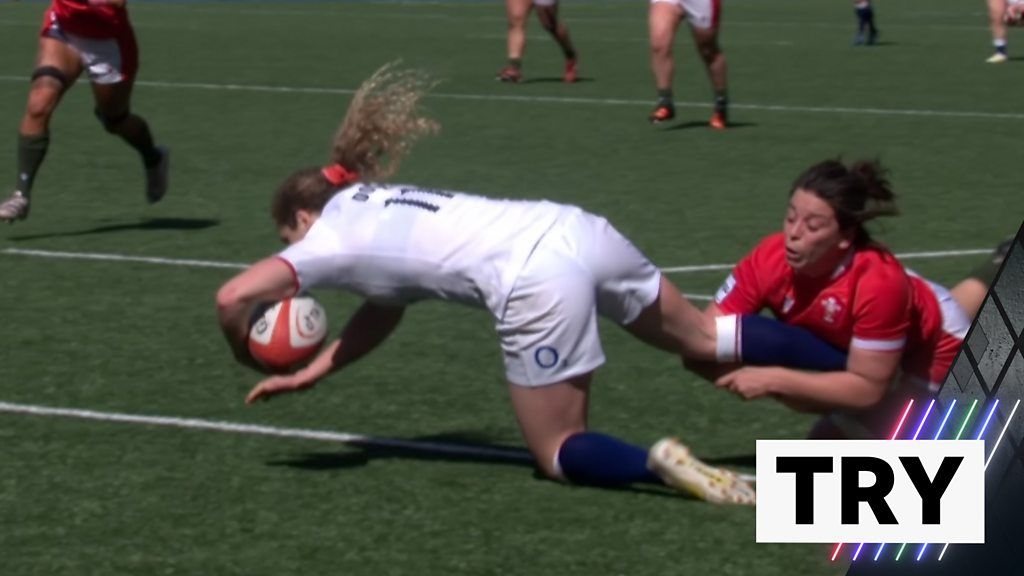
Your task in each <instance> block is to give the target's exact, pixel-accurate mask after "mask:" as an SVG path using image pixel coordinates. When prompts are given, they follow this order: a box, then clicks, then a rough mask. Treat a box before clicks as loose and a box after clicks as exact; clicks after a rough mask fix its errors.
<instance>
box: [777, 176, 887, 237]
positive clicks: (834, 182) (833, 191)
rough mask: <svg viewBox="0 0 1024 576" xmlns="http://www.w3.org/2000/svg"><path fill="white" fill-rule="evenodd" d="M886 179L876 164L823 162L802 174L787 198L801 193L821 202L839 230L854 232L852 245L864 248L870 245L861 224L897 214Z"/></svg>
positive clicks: (867, 235) (866, 232)
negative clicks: (837, 224)
mask: <svg viewBox="0 0 1024 576" xmlns="http://www.w3.org/2000/svg"><path fill="white" fill-rule="evenodd" d="M888 175H889V171H888V170H886V169H885V168H883V167H882V165H881V164H879V163H878V161H869V160H860V161H857V162H854V163H853V164H851V165H850V166H849V167H847V166H846V165H845V164H843V162H842V161H840V160H826V161H824V162H819V163H818V164H815V165H814V166H811V167H810V168H808V169H807V170H804V172H803V173H802V174H800V176H798V177H797V179H796V180H795V181H794V182H793V188H792V189H791V190H790V193H789V195H790V196H792V195H793V193H794V192H796V191H797V190H801V189H802V190H806V191H807V192H810V193H812V194H814V195H815V196H817V197H818V198H821V199H822V200H824V201H825V202H827V203H828V204H829V206H831V207H832V209H833V210H834V211H835V213H836V220H837V221H838V222H839V227H840V229H842V230H844V231H845V230H849V229H851V228H855V229H856V233H857V234H856V238H855V239H854V242H855V243H857V244H858V245H864V244H867V243H869V242H871V236H870V235H869V234H868V231H867V230H866V229H865V228H864V223H865V222H867V221H869V220H873V219H875V218H878V217H880V216H894V215H896V214H899V209H898V208H897V207H896V195H895V194H894V193H893V191H892V187H891V186H890V184H889V179H888Z"/></svg>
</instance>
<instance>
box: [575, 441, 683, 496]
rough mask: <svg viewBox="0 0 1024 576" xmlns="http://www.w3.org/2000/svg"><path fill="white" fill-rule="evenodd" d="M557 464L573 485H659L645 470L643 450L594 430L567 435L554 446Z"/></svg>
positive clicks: (653, 476)
mask: <svg viewBox="0 0 1024 576" xmlns="http://www.w3.org/2000/svg"><path fill="white" fill-rule="evenodd" d="M558 464H559V466H561V467H562V474H564V475H565V478H566V480H568V481H570V482H572V483H573V484H584V485H587V486H625V485H627V484H633V483H638V482H643V483H646V484H663V482H662V481H661V479H660V478H658V476H657V475H656V474H655V473H654V472H651V471H650V470H648V469H647V450H644V449H643V448H640V447H638V446H633V445H632V444H627V443H625V442H623V441H622V440H619V439H618V438H613V437H611V436H607V435H605V434H601V433H598V432H580V433H579V434H573V435H572V436H570V437H568V438H567V439H566V440H565V442H563V443H562V446H561V448H559V449H558Z"/></svg>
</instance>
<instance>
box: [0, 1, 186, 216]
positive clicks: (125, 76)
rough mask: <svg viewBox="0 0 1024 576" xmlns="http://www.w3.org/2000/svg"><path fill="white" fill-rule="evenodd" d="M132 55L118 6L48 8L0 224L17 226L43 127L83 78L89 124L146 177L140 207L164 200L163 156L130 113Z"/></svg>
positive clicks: (40, 152) (41, 148)
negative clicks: (93, 121)
mask: <svg viewBox="0 0 1024 576" xmlns="http://www.w3.org/2000/svg"><path fill="white" fill-rule="evenodd" d="M137 70H138V48H137V46H136V43H135V34H134V32H133V31H132V27H131V23H130V22H129V20H128V12H127V10H126V9H125V0H53V3H52V5H51V6H50V8H49V9H48V10H47V11H46V14H45V15H44V20H43V28H42V31H41V33H40V38H39V49H38V53H37V55H36V68H35V71H33V73H32V84H31V88H30V90H29V95H28V104H27V105H26V107H25V115H24V116H23V117H22V120H21V126H20V129H19V132H18V172H17V181H16V183H15V185H14V192H13V193H12V194H11V196H10V197H9V198H7V199H6V200H5V201H4V202H3V203H0V220H4V221H8V222H13V221H15V220H22V219H24V218H26V217H27V216H28V213H29V198H30V195H31V193H32V185H33V183H34V180H35V177H36V172H37V171H38V170H39V166H40V165H41V164H42V163H43V158H45V157H46V151H47V149H48V147H49V144H50V131H49V124H50V118H51V116H52V115H53V112H54V110H55V109H56V107H57V104H58V103H60V99H61V97H62V96H63V95H64V93H65V92H66V91H67V90H68V89H69V88H70V87H71V85H72V84H74V82H75V80H76V79H77V78H78V77H79V75H81V73H82V72H83V71H85V72H86V73H87V74H88V75H89V81H90V82H91V84H92V91H93V96H94V98H95V101H96V116H97V118H98V119H99V120H100V122H101V123H102V124H103V127H104V128H105V129H106V130H107V132H109V133H111V134H116V135H118V136H120V137H121V138H123V139H124V140H125V142H127V143H128V144H130V145H131V146H132V147H133V148H135V150H136V151H138V152H139V154H140V155H141V157H142V162H143V165H144V167H145V171H146V200H148V201H149V202H150V203H154V202H158V201H160V199H161V198H163V196H164V194H165V193H166V192H167V170H168V161H169V156H168V154H169V153H168V151H167V150H166V149H163V148H159V147H156V146H154V144H153V137H152V135H151V134H150V131H149V126H148V125H147V124H146V121H145V120H143V119H142V118H141V117H139V116H136V115H135V114H133V113H132V112H131V107H130V103H131V92H132V85H133V83H134V81H135V74H136V72H137Z"/></svg>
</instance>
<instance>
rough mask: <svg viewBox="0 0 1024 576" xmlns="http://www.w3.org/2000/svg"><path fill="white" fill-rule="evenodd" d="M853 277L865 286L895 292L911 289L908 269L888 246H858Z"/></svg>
mask: <svg viewBox="0 0 1024 576" xmlns="http://www.w3.org/2000/svg"><path fill="white" fill-rule="evenodd" d="M853 269H854V274H853V277H854V278H855V279H856V282H857V283H858V284H859V285H861V287H863V288H869V289H871V290H876V291H885V292H887V293H890V294H893V293H898V292H909V291H910V290H911V282H910V277H909V275H908V274H907V271H906V269H904V268H903V265H902V264H900V261H899V260H897V259H896V256H895V255H893V253H892V252H890V251H889V249H888V248H886V247H884V246H879V245H870V246H865V247H862V248H858V249H857V251H856V253H855V255H854V264H853Z"/></svg>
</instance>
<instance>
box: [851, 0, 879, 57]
mask: <svg viewBox="0 0 1024 576" xmlns="http://www.w3.org/2000/svg"><path fill="white" fill-rule="evenodd" d="M853 13H854V14H855V15H856V16H857V35H856V36H854V37H853V45H854V46H861V45H864V44H867V45H868V46H872V45H874V43H875V42H877V41H878V28H875V9H874V8H873V7H872V6H871V0H853Z"/></svg>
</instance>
